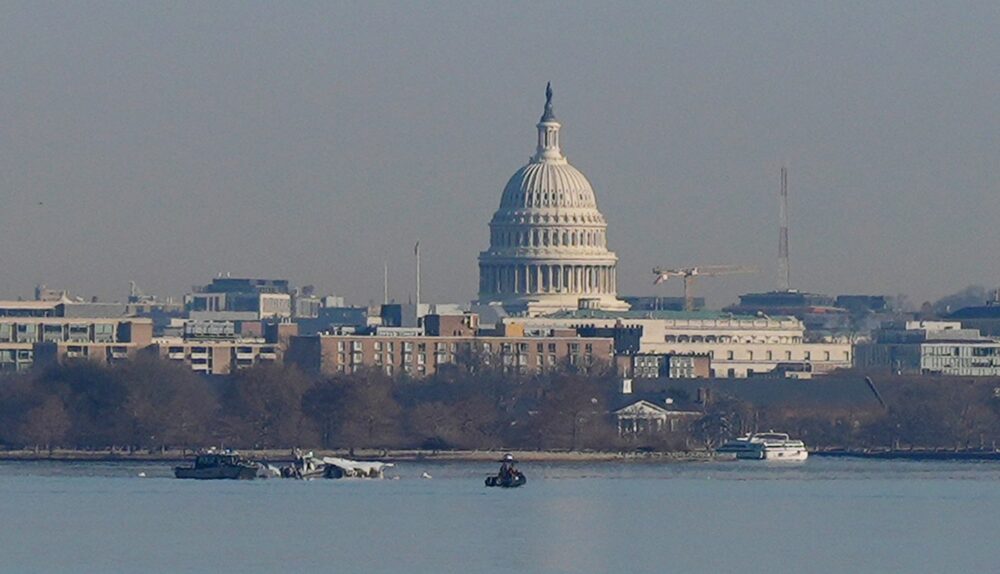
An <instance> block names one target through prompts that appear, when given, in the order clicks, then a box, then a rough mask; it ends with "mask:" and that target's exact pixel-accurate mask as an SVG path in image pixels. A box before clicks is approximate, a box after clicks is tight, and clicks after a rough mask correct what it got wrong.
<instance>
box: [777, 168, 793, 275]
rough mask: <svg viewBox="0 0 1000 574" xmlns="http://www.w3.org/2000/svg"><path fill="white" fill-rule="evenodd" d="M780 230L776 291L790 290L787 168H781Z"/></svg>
mask: <svg viewBox="0 0 1000 574" xmlns="http://www.w3.org/2000/svg"><path fill="white" fill-rule="evenodd" d="M778 217H779V219H780V222H781V230H780V231H779V234H778V290H779V291H788V290H789V289H791V282H790V280H789V272H788V168H785V167H782V168H781V206H780V207H779V210H778Z"/></svg>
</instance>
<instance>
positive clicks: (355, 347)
mask: <svg viewBox="0 0 1000 574" xmlns="http://www.w3.org/2000/svg"><path fill="white" fill-rule="evenodd" d="M369 343H370V344H371V349H373V350H374V351H375V352H376V353H378V352H382V351H385V352H388V353H394V352H395V351H396V348H397V346H396V342H395V341H357V340H354V341H337V352H338V353H346V352H347V351H348V350H350V351H351V352H352V353H360V352H363V351H365V350H366V349H368V348H369V346H368V345H369ZM429 345H430V348H431V349H433V350H434V351H438V352H440V351H449V352H451V353H456V352H458V350H459V348H461V349H462V350H465V351H468V350H471V349H472V344H471V343H455V342H450V343H444V342H435V343H414V342H412V341H401V342H399V348H400V349H401V350H402V351H403V352H404V353H405V352H412V351H414V350H416V351H419V352H423V351H427V350H428V346H429ZM532 345H534V348H535V351H536V352H538V353H544V352H546V350H547V351H548V352H549V353H555V352H556V343H547V342H546V343H527V342H520V343H496V344H494V343H486V342H484V343H482V344H481V345H479V349H480V350H482V351H484V352H486V353H492V352H493V351H494V350H496V351H500V352H503V353H512V352H517V353H527V352H529V350H530V349H531V346H532ZM580 348H581V344H580V343H569V344H568V346H567V349H568V350H569V352H570V353H578V352H580ZM583 350H584V351H585V352H587V353H592V352H594V345H593V343H583Z"/></svg>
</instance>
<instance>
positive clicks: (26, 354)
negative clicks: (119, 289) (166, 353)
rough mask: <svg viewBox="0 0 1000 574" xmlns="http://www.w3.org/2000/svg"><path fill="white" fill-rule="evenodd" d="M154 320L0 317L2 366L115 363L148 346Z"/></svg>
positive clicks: (18, 368)
mask: <svg viewBox="0 0 1000 574" xmlns="http://www.w3.org/2000/svg"><path fill="white" fill-rule="evenodd" d="M152 336H153V322H152V321H151V320H149V319H144V318H137V317H133V318H127V319H112V318H107V319H93V318H91V319H84V318H76V317H16V318H14V317H4V318H0V370H2V371H25V370H28V369H30V368H31V367H32V366H34V365H35V364H36V363H37V364H50V363H53V362H60V361H63V360H65V359H78V358H79V359H90V360H96V361H101V362H105V363H114V362H117V361H120V360H124V359H126V358H128V357H131V356H133V355H134V354H135V353H136V352H137V351H139V350H141V349H143V348H144V347H146V346H148V345H149V343H150V340H151V339H152Z"/></svg>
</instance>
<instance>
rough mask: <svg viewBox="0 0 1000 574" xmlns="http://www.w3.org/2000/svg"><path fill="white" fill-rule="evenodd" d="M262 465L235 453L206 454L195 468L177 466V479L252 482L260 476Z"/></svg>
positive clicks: (198, 459) (196, 461)
mask: <svg viewBox="0 0 1000 574" xmlns="http://www.w3.org/2000/svg"><path fill="white" fill-rule="evenodd" d="M260 471H261V465H260V464H258V463H256V462H254V461H252V460H248V459H245V458H243V457H242V456H240V455H239V454H237V453H235V452H230V451H226V452H224V453H218V452H206V453H203V454H199V455H198V456H197V457H196V458H195V459H194V465H193V466H175V467H174V476H176V477H177V478H196V479H200V480H220V479H230V480H250V479H253V478H257V477H258V476H259V475H260Z"/></svg>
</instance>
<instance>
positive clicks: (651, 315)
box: [545, 309, 791, 321]
mask: <svg viewBox="0 0 1000 574" xmlns="http://www.w3.org/2000/svg"><path fill="white" fill-rule="evenodd" d="M545 317H546V318H549V319H660V320H681V321H685V320H706V321H716V320H721V321H754V320H757V319H772V320H783V319H791V317H785V316H770V315H768V316H764V317H759V316H757V315H736V314H733V313H728V312H725V311H671V310H667V309H660V310H641V311H604V310H601V309H572V310H568V311H558V312H556V313H552V314H549V315H545Z"/></svg>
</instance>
